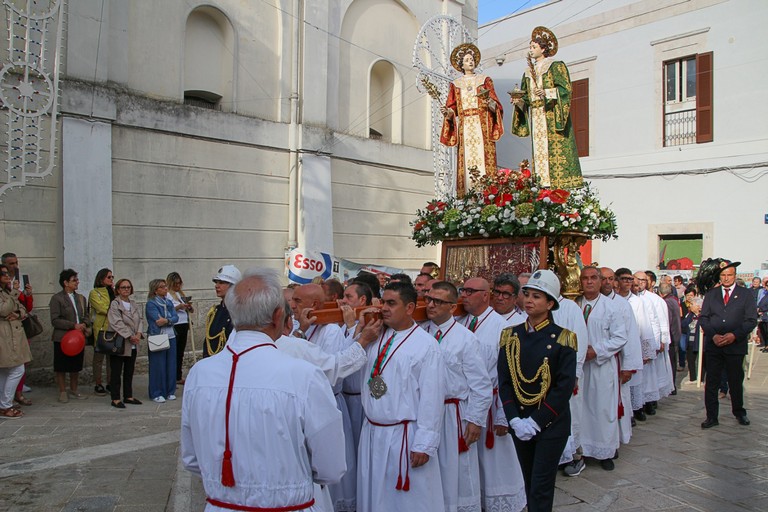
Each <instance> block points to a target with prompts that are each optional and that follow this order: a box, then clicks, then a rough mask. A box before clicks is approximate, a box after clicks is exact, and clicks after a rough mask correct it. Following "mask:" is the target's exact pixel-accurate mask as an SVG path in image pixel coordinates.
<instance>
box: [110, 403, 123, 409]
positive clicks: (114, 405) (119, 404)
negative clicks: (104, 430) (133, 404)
mask: <svg viewBox="0 0 768 512" xmlns="http://www.w3.org/2000/svg"><path fill="white" fill-rule="evenodd" d="M110 403H111V404H112V407H117V408H118V409H125V404H124V403H123V402H117V403H115V402H110Z"/></svg>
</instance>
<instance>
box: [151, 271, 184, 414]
mask: <svg viewBox="0 0 768 512" xmlns="http://www.w3.org/2000/svg"><path fill="white" fill-rule="evenodd" d="M146 312H147V315H146V317H147V336H155V335H157V334H167V335H168V338H169V341H170V345H171V346H170V348H169V349H168V350H161V351H157V352H151V351H149V353H148V354H149V398H151V399H152V400H153V401H154V402H157V403H159V404H161V403H163V402H165V400H166V399H168V400H176V333H175V332H174V330H173V324H175V323H176V322H178V321H179V315H178V314H176V310H175V309H174V307H173V302H171V299H169V298H168V285H167V284H166V282H165V280H164V279H153V280H152V281H150V282H149V294H148V295H147V308H146Z"/></svg>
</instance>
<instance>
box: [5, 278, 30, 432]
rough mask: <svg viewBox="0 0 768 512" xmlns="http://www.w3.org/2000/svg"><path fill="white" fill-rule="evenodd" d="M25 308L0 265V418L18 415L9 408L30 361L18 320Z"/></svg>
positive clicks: (18, 413) (24, 314)
mask: <svg viewBox="0 0 768 512" xmlns="http://www.w3.org/2000/svg"><path fill="white" fill-rule="evenodd" d="M26 316H27V311H26V309H25V308H24V306H22V305H21V303H20V302H19V299H18V294H17V292H16V291H14V290H13V288H12V287H11V273H10V272H9V271H8V267H6V266H5V265H0V418H10V419H15V418H21V417H22V416H24V413H22V412H21V411H20V410H19V409H15V408H14V407H13V397H14V395H15V394H16V386H18V385H19V381H21V377H22V376H23V375H24V363H28V362H29V361H31V360H32V353H31V352H30V350H29V344H28V343H27V337H26V336H25V335H24V329H23V328H22V326H21V320H22V319H23V318H24V317H26Z"/></svg>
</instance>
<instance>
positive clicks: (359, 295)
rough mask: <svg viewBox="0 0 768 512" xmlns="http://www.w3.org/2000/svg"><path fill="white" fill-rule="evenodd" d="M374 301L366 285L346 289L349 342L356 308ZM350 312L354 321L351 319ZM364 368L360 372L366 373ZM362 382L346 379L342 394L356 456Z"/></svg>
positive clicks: (344, 301) (344, 305) (358, 376)
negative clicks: (347, 412)
mask: <svg viewBox="0 0 768 512" xmlns="http://www.w3.org/2000/svg"><path fill="white" fill-rule="evenodd" d="M372 299H373V292H372V291H371V287H370V286H368V285H367V284H365V283H359V282H353V283H351V284H350V285H349V286H347V287H346V288H345V289H344V298H343V299H341V300H340V301H339V305H340V307H341V310H342V313H343V315H344V327H345V329H346V336H347V340H349V339H352V338H354V337H355V330H356V328H357V326H358V322H357V318H356V317H354V308H358V307H362V306H370V305H371V300H372ZM350 312H351V313H352V316H353V317H354V320H352V319H350ZM364 371H365V370H364V368H361V369H360V372H364ZM360 380H361V374H357V373H355V374H354V375H350V376H349V377H347V378H345V379H344V384H343V385H342V388H341V393H342V395H343V396H344V401H345V402H346V403H347V410H348V411H349V420H350V423H351V425H352V443H353V444H354V447H355V456H357V449H358V447H359V446H360V430H361V429H362V428H363V420H364V418H365V415H364V414H363V403H362V402H361V400H360V393H361V389H360Z"/></svg>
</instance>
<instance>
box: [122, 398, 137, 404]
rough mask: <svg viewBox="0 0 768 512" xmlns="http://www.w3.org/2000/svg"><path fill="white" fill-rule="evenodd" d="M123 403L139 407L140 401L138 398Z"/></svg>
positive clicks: (128, 399) (127, 399)
mask: <svg viewBox="0 0 768 512" xmlns="http://www.w3.org/2000/svg"><path fill="white" fill-rule="evenodd" d="M124 402H125V403H127V404H131V405H141V400H139V399H138V398H126V399H125V400H124Z"/></svg>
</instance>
